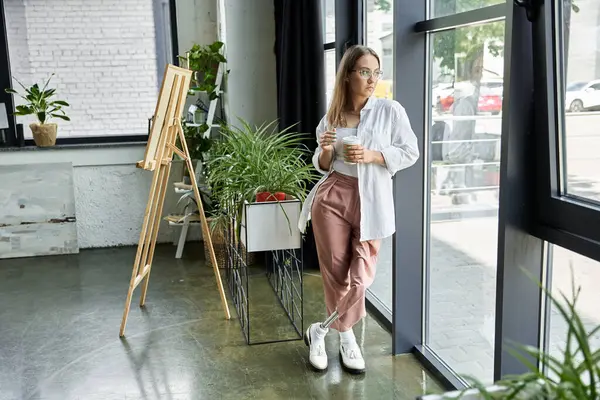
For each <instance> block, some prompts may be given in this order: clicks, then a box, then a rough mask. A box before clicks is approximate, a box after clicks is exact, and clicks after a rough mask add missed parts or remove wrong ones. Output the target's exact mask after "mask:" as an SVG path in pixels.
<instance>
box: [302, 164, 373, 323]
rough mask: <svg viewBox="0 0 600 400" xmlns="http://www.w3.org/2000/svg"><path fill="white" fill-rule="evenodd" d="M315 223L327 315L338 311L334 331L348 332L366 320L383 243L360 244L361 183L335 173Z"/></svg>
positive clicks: (319, 197) (318, 201)
mask: <svg viewBox="0 0 600 400" xmlns="http://www.w3.org/2000/svg"><path fill="white" fill-rule="evenodd" d="M311 219H312V225H313V232H314V236H315V242H316V245H317V254H318V255H319V264H320V268H321V275H322V276H323V288H324V291H325V304H326V306H327V314H328V315H330V314H331V313H332V312H333V311H335V310H336V309H337V311H338V314H339V318H338V320H337V321H335V322H334V323H333V324H332V325H331V327H332V328H333V329H336V330H338V331H341V332H344V331H347V330H350V329H351V328H352V327H353V326H354V325H355V324H356V323H357V322H358V321H360V319H361V318H363V317H365V316H366V314H367V312H366V309H365V292H366V290H367V288H368V287H369V286H371V284H372V283H373V279H374V278H375V266H376V263H377V254H378V252H379V246H380V241H379V240H369V241H365V242H361V241H360V197H359V194H358V179H356V178H354V177H351V176H346V175H343V174H340V173H338V172H333V173H332V174H331V175H330V176H329V177H328V178H327V179H326V180H325V182H323V183H322V184H321V186H320V187H319V190H318V191H317V194H316V196H315V200H314V203H313V206H312V211H311Z"/></svg>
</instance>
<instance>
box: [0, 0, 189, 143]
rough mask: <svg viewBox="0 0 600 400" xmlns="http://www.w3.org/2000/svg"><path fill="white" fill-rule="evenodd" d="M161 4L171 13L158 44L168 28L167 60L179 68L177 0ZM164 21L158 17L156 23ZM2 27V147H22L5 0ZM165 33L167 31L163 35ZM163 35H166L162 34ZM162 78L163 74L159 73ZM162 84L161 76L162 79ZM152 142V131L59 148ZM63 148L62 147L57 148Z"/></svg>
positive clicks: (69, 140)
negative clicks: (12, 90)
mask: <svg viewBox="0 0 600 400" xmlns="http://www.w3.org/2000/svg"><path fill="white" fill-rule="evenodd" d="M158 2H160V3H161V4H162V3H165V2H168V10H169V21H168V23H169V26H167V27H165V26H155V31H156V32H157V38H156V41H157V42H158V41H160V40H161V38H160V37H158V36H159V35H158V32H163V31H164V30H165V29H167V30H166V33H167V36H168V39H169V40H170V43H165V44H163V46H164V45H166V46H167V48H170V50H171V51H172V55H170V57H172V60H166V61H167V62H171V63H175V64H177V65H178V58H177V55H178V53H179V45H178V36H177V9H176V0H166V1H164V0H163V1H161V0H155V1H154V4H153V7H154V10H155V11H156V9H157V8H159V7H158V6H160V4H158ZM157 20H160V18H157V16H156V15H155V21H157ZM0 26H1V27H2V29H1V30H0V85H2V86H1V87H2V90H0V103H4V104H6V112H7V117H8V122H9V128H8V129H7V130H5V133H6V143H5V144H4V145H3V144H0V146H2V147H9V148H17V147H20V146H19V143H18V138H17V121H16V117H15V116H14V115H13V113H14V112H15V101H14V97H13V96H14V95H12V94H9V93H6V92H5V91H4V88H7V87H13V78H12V71H11V68H10V50H9V48H8V32H7V24H6V13H5V8H4V0H0ZM163 33H165V32H163ZM160 36H162V35H160ZM158 44H159V43H157V53H158V52H159V51H160V48H161V46H159V45H158ZM157 58H158V59H159V60H160V59H164V56H163V55H160V54H157ZM159 75H160V74H159ZM159 81H160V77H159ZM159 89H160V82H158V85H157V88H156V90H157V95H158V91H159ZM147 141H148V132H145V133H143V134H142V133H140V134H128V135H103V136H92V135H90V136H78V137H58V138H57V139H56V145H57V146H61V145H90V144H121V143H146V142H147ZM33 146H35V142H34V141H33V139H25V140H24V147H33ZM57 148H59V147H57Z"/></svg>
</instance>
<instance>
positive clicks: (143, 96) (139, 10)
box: [4, 0, 159, 137]
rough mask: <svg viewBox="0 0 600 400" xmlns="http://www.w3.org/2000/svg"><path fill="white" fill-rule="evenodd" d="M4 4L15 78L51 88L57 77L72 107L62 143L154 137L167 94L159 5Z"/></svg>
mask: <svg viewBox="0 0 600 400" xmlns="http://www.w3.org/2000/svg"><path fill="white" fill-rule="evenodd" d="M4 4H5V8H6V20H7V22H8V23H7V25H8V26H7V29H8V46H9V56H10V60H11V71H12V74H13V76H14V77H16V78H17V79H19V80H20V81H22V82H24V83H25V84H26V85H31V84H33V83H35V82H39V83H40V84H43V82H45V80H46V79H47V78H48V77H49V76H50V74H51V73H53V72H54V73H56V75H55V76H54V77H53V78H52V81H51V83H50V86H51V87H56V88H57V98H60V99H62V100H66V101H67V102H69V103H70V104H71V107H69V108H68V109H67V110H66V111H67V113H68V115H69V116H70V117H71V122H64V121H61V120H57V121H56V122H58V123H59V124H60V127H59V137H66V136H103V135H132V134H144V133H146V132H147V126H148V118H149V117H150V116H151V115H152V114H153V112H154V107H155V104H156V99H157V96H158V90H159V88H158V87H157V76H156V74H157V72H156V44H155V30H154V17H153V9H152V1H151V0H5V2H4ZM16 100H17V99H16ZM18 101H19V100H17V104H20V103H19V102H18ZM18 121H19V122H22V123H24V124H26V125H27V124H28V123H29V122H30V121H32V118H19V119H18ZM24 131H25V134H26V135H29V136H30V135H31V133H30V131H29V129H28V128H27V127H26V128H25V129H24Z"/></svg>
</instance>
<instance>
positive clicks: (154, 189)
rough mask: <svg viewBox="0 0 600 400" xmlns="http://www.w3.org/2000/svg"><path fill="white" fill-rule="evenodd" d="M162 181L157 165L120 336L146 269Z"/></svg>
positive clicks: (122, 333)
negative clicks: (137, 286)
mask: <svg viewBox="0 0 600 400" xmlns="http://www.w3.org/2000/svg"><path fill="white" fill-rule="evenodd" d="M159 181H160V167H157V169H156V170H155V171H154V174H153V175H152V185H151V187H150V195H149V196H148V204H147V205H146V212H145V213H144V223H143V225H142V231H141V232H140V240H139V243H138V248H137V253H136V255H135V262H134V265H133V271H132V273H131V281H130V282H129V290H128V292H127V299H126V300H125V310H124V311H123V319H122V321H121V329H120V331H119V336H121V337H123V335H124V333H125V326H126V325H127V318H128V317H129V309H130V307H131V298H132V296H133V291H134V290H135V288H136V284H135V282H136V280H137V277H138V275H139V273H140V267H142V268H141V270H142V272H143V271H144V266H145V258H146V257H144V264H143V265H141V263H140V262H141V261H142V254H143V253H146V254H147V252H146V250H147V249H146V242H147V233H148V226H149V225H150V220H151V219H153V217H154V213H153V212H152V210H153V209H154V208H155V207H154V204H155V202H156V193H157V186H158V183H159Z"/></svg>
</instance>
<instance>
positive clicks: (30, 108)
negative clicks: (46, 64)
mask: <svg viewBox="0 0 600 400" xmlns="http://www.w3.org/2000/svg"><path fill="white" fill-rule="evenodd" d="M53 76H54V74H52V75H50V77H49V78H48V80H47V81H46V84H45V85H44V87H43V88H42V89H40V86H39V85H38V84H37V83H36V84H34V85H33V86H31V87H29V88H28V87H25V85H23V84H22V83H21V82H19V81H18V80H17V79H16V78H15V81H17V83H18V84H19V85H20V86H21V87H22V88H23V90H24V91H25V94H19V92H17V91H16V90H14V89H11V88H7V89H4V90H5V91H6V93H11V94H16V95H18V96H20V97H21V98H22V99H23V100H25V101H26V103H25V104H22V105H18V106H17V107H16V111H15V113H14V115H16V116H25V115H35V116H36V117H37V119H38V121H39V123H40V124H45V123H46V122H47V121H48V120H49V119H50V117H54V118H60V119H63V120H65V121H70V118H69V117H68V116H67V115H66V114H65V112H64V110H63V109H62V108H63V107H69V103H67V102H66V101H63V100H51V98H52V97H53V96H54V95H55V93H56V89H47V87H48V84H49V83H50V79H52V77H53Z"/></svg>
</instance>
